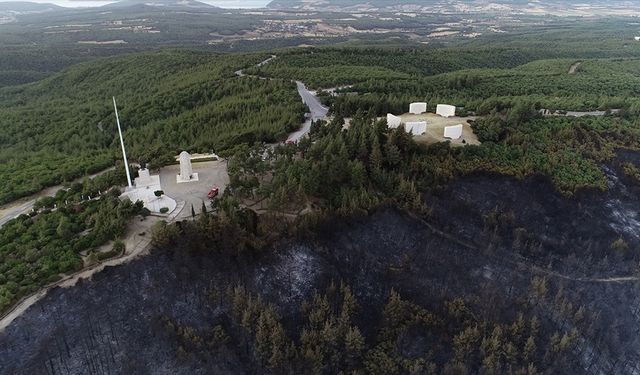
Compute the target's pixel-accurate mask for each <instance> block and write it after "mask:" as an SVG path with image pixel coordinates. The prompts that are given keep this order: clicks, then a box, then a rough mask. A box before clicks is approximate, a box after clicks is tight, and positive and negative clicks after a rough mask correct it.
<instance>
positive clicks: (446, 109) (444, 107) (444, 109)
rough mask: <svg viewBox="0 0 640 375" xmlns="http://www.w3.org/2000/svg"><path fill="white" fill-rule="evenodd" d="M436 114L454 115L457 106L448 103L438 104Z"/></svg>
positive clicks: (443, 115)
mask: <svg viewBox="0 0 640 375" xmlns="http://www.w3.org/2000/svg"><path fill="white" fill-rule="evenodd" d="M436 115H440V116H442V117H453V116H455V115H456V106H454V105H448V104H438V106H437V107H436Z"/></svg>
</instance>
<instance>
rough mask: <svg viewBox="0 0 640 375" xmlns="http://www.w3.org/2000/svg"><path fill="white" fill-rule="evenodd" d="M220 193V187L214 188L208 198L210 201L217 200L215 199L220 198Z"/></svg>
mask: <svg viewBox="0 0 640 375" xmlns="http://www.w3.org/2000/svg"><path fill="white" fill-rule="evenodd" d="M219 192H220V188H219V187H217V186H214V187H212V188H211V190H210V191H209V194H207V197H208V198H209V199H213V198H215V197H217V196H218V193H219Z"/></svg>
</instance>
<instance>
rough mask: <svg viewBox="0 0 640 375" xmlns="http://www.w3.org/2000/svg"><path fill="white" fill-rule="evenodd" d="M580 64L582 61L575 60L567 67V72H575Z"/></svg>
mask: <svg viewBox="0 0 640 375" xmlns="http://www.w3.org/2000/svg"><path fill="white" fill-rule="evenodd" d="M580 65H582V61H576V62H575V63H573V65H571V67H570V68H569V74H576V71H577V70H578V68H579V67H580Z"/></svg>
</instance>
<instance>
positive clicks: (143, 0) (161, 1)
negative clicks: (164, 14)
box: [103, 0, 217, 9]
mask: <svg viewBox="0 0 640 375" xmlns="http://www.w3.org/2000/svg"><path fill="white" fill-rule="evenodd" d="M138 5H145V6H152V7H159V8H171V9H176V8H191V9H217V7H214V6H213V5H209V4H205V3H202V2H200V1H196V0H122V1H118V2H116V3H113V4H109V5H105V6H104V7H103V8H123V7H130V6H138Z"/></svg>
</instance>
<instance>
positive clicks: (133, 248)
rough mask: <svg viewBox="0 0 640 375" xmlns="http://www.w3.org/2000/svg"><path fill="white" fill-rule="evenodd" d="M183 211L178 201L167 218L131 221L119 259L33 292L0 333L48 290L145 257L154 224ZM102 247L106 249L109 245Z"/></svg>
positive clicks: (5, 320)
mask: <svg viewBox="0 0 640 375" xmlns="http://www.w3.org/2000/svg"><path fill="white" fill-rule="evenodd" d="M182 209H184V202H178V206H177V207H176V209H175V210H174V212H173V213H171V215H169V217H167V218H164V217H157V216H148V217H147V218H145V219H144V220H140V219H139V218H137V217H136V218H134V219H133V220H134V222H133V223H132V224H131V225H130V226H129V228H128V229H127V233H126V234H125V236H124V238H123V241H124V243H125V246H126V247H125V248H126V250H125V253H124V254H123V255H122V256H120V257H118V258H112V259H108V260H105V261H104V262H100V263H97V264H94V265H93V266H90V267H88V268H85V269H83V270H80V271H78V272H76V273H73V274H70V275H66V276H64V277H63V278H62V279H60V280H58V281H56V282H54V283H51V284H49V285H47V286H45V287H43V288H42V289H40V290H39V291H37V292H36V293H34V294H32V295H30V296H27V297H25V298H23V299H22V300H21V301H20V302H18V303H17V304H16V305H15V306H14V307H13V308H12V309H11V310H9V312H7V313H6V314H5V315H4V316H3V317H2V319H0V332H2V331H4V330H5V328H7V327H8V326H9V325H10V324H11V323H12V322H13V321H14V320H16V319H17V318H18V317H19V316H20V315H22V314H23V313H24V312H25V311H27V309H29V307H31V306H33V305H34V304H35V303H36V302H38V301H40V300H41V299H42V298H44V296H46V295H47V293H48V292H49V291H50V290H51V289H53V288H58V287H60V288H69V287H72V286H74V285H76V284H77V283H78V281H79V280H83V279H90V278H91V277H92V276H93V275H94V274H96V273H98V272H101V271H102V270H104V269H105V268H106V267H113V266H118V265H121V264H125V263H128V262H130V261H132V260H134V259H136V258H137V257H139V256H143V255H146V254H148V252H149V249H150V248H151V233H150V231H151V228H152V227H153V225H154V224H155V223H157V222H159V221H161V220H164V219H166V220H167V221H168V222H172V221H174V220H175V219H176V217H177V216H178V215H179V214H180V211H182ZM105 246H108V244H107V245H105Z"/></svg>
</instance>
